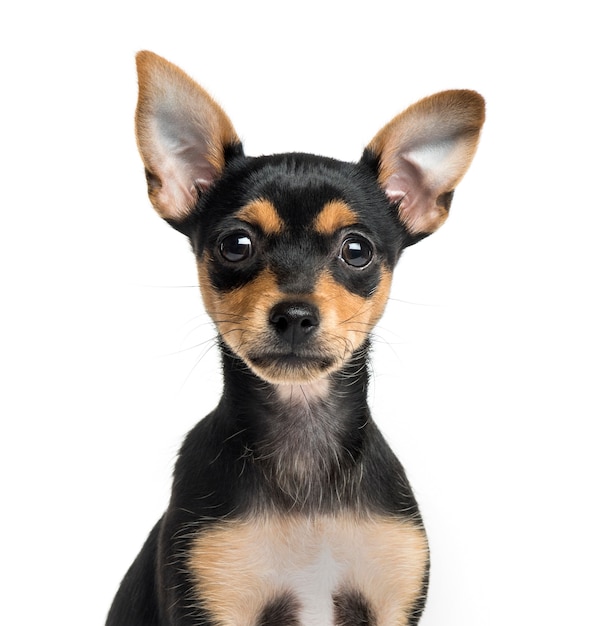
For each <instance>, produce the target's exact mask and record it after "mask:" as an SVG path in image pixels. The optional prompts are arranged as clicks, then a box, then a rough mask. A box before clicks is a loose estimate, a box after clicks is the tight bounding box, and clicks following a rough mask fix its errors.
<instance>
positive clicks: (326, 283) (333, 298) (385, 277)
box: [314, 268, 392, 359]
mask: <svg viewBox="0 0 605 626" xmlns="http://www.w3.org/2000/svg"><path fill="white" fill-rule="evenodd" d="M391 276H392V275H391V273H390V272H389V271H387V270H385V269H384V268H383V269H382V270H381V277H380V282H379V283H378V287H377V288H376V290H375V292H374V293H373V294H372V295H371V296H370V297H369V298H363V297H361V296H358V295H356V294H353V293H351V292H350V291H349V290H348V289H346V287H344V286H343V285H341V284H340V283H338V282H336V281H335V280H334V279H333V278H332V276H331V275H330V273H329V272H324V273H323V274H322V275H321V276H320V278H319V280H318V283H317V288H316V290H315V297H314V299H315V301H316V302H317V305H318V306H319V309H320V312H321V317H322V330H323V332H325V333H327V335H328V338H335V337H340V338H341V339H342V340H343V341H344V345H345V349H346V351H347V353H346V354H345V355H343V357H344V358H345V359H346V358H348V357H349V356H350V355H351V353H352V352H353V351H355V350H356V349H357V348H359V346H361V344H362V343H363V342H364V340H365V338H366V337H367V335H368V333H369V332H370V331H371V330H372V328H373V327H374V325H375V324H376V322H377V321H378V320H379V319H380V317H381V316H382V314H383V312H384V308H385V306H386V303H387V299H388V297H389V292H390V288H391Z"/></svg>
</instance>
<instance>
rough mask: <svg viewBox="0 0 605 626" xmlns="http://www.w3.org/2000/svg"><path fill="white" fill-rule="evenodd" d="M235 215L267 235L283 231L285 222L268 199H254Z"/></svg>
mask: <svg viewBox="0 0 605 626" xmlns="http://www.w3.org/2000/svg"><path fill="white" fill-rule="evenodd" d="M235 217H237V218H238V219H240V220H242V221H244V222H248V223H249V224H252V225H253V226H256V227H258V228H260V229H261V230H262V231H263V232H264V233H265V234H267V235H278V234H279V233H281V232H283V230H284V228H285V224H284V222H283V220H282V218H281V217H280V216H279V215H278V213H277V210H276V209H275V207H274V206H273V204H272V203H271V202H269V200H254V201H253V202H251V203H250V204H247V205H246V206H245V207H244V208H243V209H241V210H239V211H238V212H237V213H236V214H235Z"/></svg>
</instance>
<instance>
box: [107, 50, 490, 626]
mask: <svg viewBox="0 0 605 626" xmlns="http://www.w3.org/2000/svg"><path fill="white" fill-rule="evenodd" d="M137 65H138V73H139V88H140V93H139V101H138V108H137V112H136V132H137V139H138V146H139V150H140V153H141V156H142V159H143V162H144V164H145V173H146V176H147V183H148V186H149V197H150V198H151V202H152V204H153V206H154V207H155V209H156V210H157V211H158V213H159V214H160V215H161V216H162V217H163V218H164V219H165V220H166V221H167V222H168V223H169V224H171V225H172V226H173V227H174V228H176V229H177V230H179V231H180V232H182V233H184V234H185V235H186V236H187V237H188V238H189V241H190V242H191V246H192V248H193V252H194V254H195V259H196V262H197V267H198V273H199V282H200V287H201V293H202V297H203V300H204V303H205V306H206V310H207V312H208V314H209V315H210V316H211V318H212V320H213V321H214V324H215V325H216V328H217V331H218V340H219V346H220V351H221V356H222V364H223V374H224V389H223V394H222V397H221V399H220V402H219V404H218V406H217V407H216V409H215V410H214V411H213V412H212V413H210V415H208V416H207V417H205V418H204V419H203V420H202V421H201V422H200V423H199V424H198V425H197V426H196V427H195V428H194V429H193V430H192V431H191V432H190V433H189V434H188V435H187V438H186V439H185V442H184V444H183V446H182V449H181V451H180V455H179V457H178V460H177V462H176V467H175V471H174V485H173V489H172V496H171V500H170V504H169V506H168V509H167V511H166V513H165V514H164V516H163V517H162V518H161V519H160V521H159V522H158V523H157V525H156V526H155V528H154V529H153V530H152V531H151V534H150V536H149V538H148V539H147V542H146V543H145V545H144V546H143V549H142V550H141V553H140V554H139V556H138V557H137V558H136V560H135V562H134V564H133V565H132V566H131V568H130V570H129V571H128V573H127V574H126V576H125V578H124V580H123V582H122V585H121V587H120V589H119V591H118V593H117V596H116V598H115V600H114V603H113V606H112V607H111V610H110V613H109V617H108V620H107V624H109V625H110V626H156V625H161V626H169V625H170V626H177V625H178V626H184V625H188V626H189V625H190V626H194V625H195V626H360V625H362V624H369V625H371V626H412V625H414V624H417V623H418V620H419V618H420V615H421V613H422V610H423V606H424V602H425V596H426V591H427V584H428V570H429V566H428V563H429V558H428V549H427V541H426V536H425V531H424V528H423V525H422V521H421V518H420V514H419V511H418V506H417V504H416V500H415V499H414V496H413V494H412V491H411V489H410V485H409V483H408V481H407V479H406V476H405V473H404V471H403V469H402V467H401V465H400V464H399V462H398V461H397V459H396V458H395V456H394V454H393V453H392V451H391V450H390V449H389V447H388V445H387V444H386V442H385V440H384V439H383V437H382V436H381V434H380V433H379V431H378V429H377V427H376V425H375V424H374V422H373V421H372V418H371V417H370V411H369V409H368V404H367V401H366V393H367V388H368V363H367V361H368V351H369V338H370V333H371V331H372V328H373V327H374V325H375V324H376V322H377V320H378V319H379V318H380V316H381V315H382V313H383V310H384V307H385V304H386V302H387V299H388V297H389V287H390V284H391V276H392V272H393V268H394V267H395V264H396V263H397V260H398V259H399V257H400V255H401V253H402V251H403V250H404V248H406V246H410V245H412V244H414V243H416V242H417V241H419V240H420V239H422V238H423V237H426V236H427V235H429V234H430V233H432V232H433V231H435V230H436V229H437V228H438V227H439V226H441V224H443V222H444V221H445V219H446V217H447V215H448V211H449V208H450V203H451V201H452V196H453V191H454V188H455V187H456V185H457V183H458V182H459V181H460V179H461V178H462V176H463V175H464V173H465V172H466V170H467V168H468V166H469V165H470V162H471V160H472V158H473V155H474V153H475V150H476V147H477V142H478V140H479V134H480V129H481V126H482V124H483V119H484V103H483V99H482V98H481V96H479V95H478V94H477V93H475V92H473V91H445V92H442V93H438V94H436V95H433V96H430V97H428V98H425V99H424V100H421V101H420V102H417V103H416V104H414V105H412V106H411V107H410V108H408V109H407V110H406V111H404V112H403V113H401V114H400V115H399V116H397V117H396V118H395V119H393V120H392V121H391V122H390V123H389V124H387V125H386V126H385V127H384V128H383V129H382V130H381V131H380V132H379V133H378V134H377V135H376V136H375V137H374V139H373V140H372V141H371V142H370V144H369V145H368V146H367V148H366V150H365V151H364V153H363V156H362V157H361V160H360V161H359V162H358V163H343V162H341V161H336V160H333V159H329V158H324V157H319V156H314V155H310V154H299V153H292V154H280V155H274V156H262V157H255V158H252V157H246V156H244V152H243V149H242V144H241V142H240V140H239V139H238V136H237V135H236V133H235V131H234V129H233V126H232V125H231V122H230V120H229V118H228V117H227V116H226V115H225V113H224V112H223V111H222V109H221V108H220V107H219V106H218V105H217V104H216V102H214V100H212V98H211V97H210V96H209V95H208V94H207V93H206V92H205V91H204V90H203V89H202V88H201V87H199V86H198V85H197V84H196V83H195V82H194V81H193V80H191V79H190V78H189V77H188V76H187V75H186V74H184V73H183V72H182V71H181V70H180V69H178V68H177V67H175V66H174V65H172V64H171V63H169V62H167V61H165V60H164V59H162V58H160V57H158V56H156V55H155V54H152V53H150V52H141V53H139V55H138V56H137Z"/></svg>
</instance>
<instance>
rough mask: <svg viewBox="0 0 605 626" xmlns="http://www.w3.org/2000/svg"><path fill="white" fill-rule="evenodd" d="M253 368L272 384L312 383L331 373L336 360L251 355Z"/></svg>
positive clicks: (275, 353)
mask: <svg viewBox="0 0 605 626" xmlns="http://www.w3.org/2000/svg"><path fill="white" fill-rule="evenodd" d="M248 361H249V363H250V365H251V366H252V368H253V369H254V370H255V371H256V372H257V373H258V374H259V375H260V376H261V377H262V378H265V379H266V380H268V381H269V382H272V383H293V382H311V381H313V380H317V379H318V378H322V377H323V376H324V375H326V374H327V373H328V372H330V371H331V370H332V369H333V367H334V365H335V359H334V358H331V357H328V356H326V355H305V354H296V353H294V352H289V353H281V352H266V353H262V354H260V353H257V354H253V355H250V356H249V357H248Z"/></svg>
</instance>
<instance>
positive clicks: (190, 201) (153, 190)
mask: <svg viewBox="0 0 605 626" xmlns="http://www.w3.org/2000/svg"><path fill="white" fill-rule="evenodd" d="M136 59H137V71H138V76H139V100H138V104H137V110H136V116H135V126H136V136H137V143H138V146H139V152H140V153H141V157H142V159H143V163H144V165H145V174H146V176H147V184H148V189H149V198H150V199H151V203H152V204H153V206H154V207H155V209H156V210H157V212H158V213H159V214H160V215H161V216H162V217H163V218H165V219H167V220H169V221H172V222H179V221H181V220H183V219H184V218H186V217H187V216H188V215H189V213H190V212H191V210H192V209H193V208H194V206H195V203H196V201H197V199H198V195H199V194H200V193H203V192H204V191H205V190H207V189H208V187H209V186H210V185H211V184H212V183H213V182H214V181H215V180H216V179H217V178H218V177H219V176H220V174H221V172H222V170H223V168H224V166H225V158H226V156H225V154H226V151H227V150H228V149H229V148H233V147H235V146H239V147H240V150H241V143H240V141H239V139H238V137H237V135H236V133H235V130H234V129H233V125H232V124H231V121H230V120H229V118H228V117H227V116H226V115H225V113H224V112H223V110H222V109H221V108H220V107H219V105H218V104H217V103H216V102H215V101H214V100H213V99H212V98H211V97H210V96H209V95H208V94H207V93H206V92H205V91H204V90H203V89H202V88H201V87H200V86H199V85H198V84H197V83H196V82H194V81H193V80H192V79H191V78H189V76H187V74H185V73H184V72H183V71H182V70H180V69H179V68H178V67H177V66H176V65H173V64H172V63H169V62H168V61H166V60H165V59H163V58H162V57H160V56H158V55H157V54H154V53H153V52H139V53H138V54H137V57H136Z"/></svg>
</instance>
